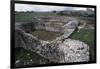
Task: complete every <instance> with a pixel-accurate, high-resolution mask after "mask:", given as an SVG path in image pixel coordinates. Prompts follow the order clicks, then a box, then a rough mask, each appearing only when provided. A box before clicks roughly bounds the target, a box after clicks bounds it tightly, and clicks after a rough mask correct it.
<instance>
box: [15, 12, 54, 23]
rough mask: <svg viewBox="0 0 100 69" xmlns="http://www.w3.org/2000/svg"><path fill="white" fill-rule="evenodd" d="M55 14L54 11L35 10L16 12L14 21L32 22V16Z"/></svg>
mask: <svg viewBox="0 0 100 69" xmlns="http://www.w3.org/2000/svg"><path fill="white" fill-rule="evenodd" d="M49 15H50V16H56V13H52V12H41V13H40V12H35V13H28V12H25V13H16V14H15V22H32V20H33V17H34V16H49Z"/></svg>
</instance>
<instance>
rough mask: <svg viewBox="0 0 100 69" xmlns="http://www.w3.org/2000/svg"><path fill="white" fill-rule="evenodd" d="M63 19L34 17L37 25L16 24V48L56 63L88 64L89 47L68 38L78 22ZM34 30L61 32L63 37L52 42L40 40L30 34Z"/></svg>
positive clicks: (71, 19) (73, 19) (72, 19)
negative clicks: (84, 62)
mask: <svg viewBox="0 0 100 69" xmlns="http://www.w3.org/2000/svg"><path fill="white" fill-rule="evenodd" d="M63 18H65V19H66V20H64V19H63ZM63 18H61V17H56V19H57V20H54V19H55V17H34V20H35V21H36V23H35V24H33V23H15V48H17V47H22V48H24V49H26V50H30V51H32V52H35V53H37V54H39V55H40V56H42V57H44V58H46V59H48V60H49V61H51V62H56V63H70V62H83V61H86V62H88V61H89V46H88V45H87V44H85V43H84V42H81V41H79V40H73V39H70V38H68V37H69V36H70V35H71V34H72V33H73V32H74V31H75V29H76V28H77V27H78V24H79V22H78V20H77V19H75V18H66V17H63ZM52 23H53V24H52ZM33 27H34V28H33ZM34 29H35V30H41V29H42V30H45V31H52V32H61V33H63V35H61V36H60V37H57V38H56V39H54V40H52V41H44V40H39V39H38V38H37V37H35V36H33V35H32V34H30V33H29V32H31V31H33V30H34Z"/></svg>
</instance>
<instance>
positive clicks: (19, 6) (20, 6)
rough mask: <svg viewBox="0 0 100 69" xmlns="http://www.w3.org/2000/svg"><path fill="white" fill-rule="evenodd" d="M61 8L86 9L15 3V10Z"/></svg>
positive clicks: (54, 9) (70, 8)
mask: <svg viewBox="0 0 100 69" xmlns="http://www.w3.org/2000/svg"><path fill="white" fill-rule="evenodd" d="M61 10H86V8H80V7H67V6H66V7H64V6H49V5H31V4H15V11H38V12H39V11H40V12H44V11H61Z"/></svg>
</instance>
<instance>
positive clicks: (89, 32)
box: [70, 29, 95, 61]
mask: <svg viewBox="0 0 100 69" xmlns="http://www.w3.org/2000/svg"><path fill="white" fill-rule="evenodd" d="M70 38H71V39H76V40H80V41H83V42H85V43H86V44H88V45H89V48H90V60H91V61H94V59H95V58H94V57H95V50H94V48H95V43H94V42H95V41H94V39H95V35H94V29H81V30H80V31H79V32H77V31H76V32H75V33H74V34H73V35H71V36H70Z"/></svg>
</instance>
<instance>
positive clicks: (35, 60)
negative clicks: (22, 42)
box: [15, 48, 50, 67]
mask: <svg viewBox="0 0 100 69" xmlns="http://www.w3.org/2000/svg"><path fill="white" fill-rule="evenodd" d="M17 60H20V62H19V63H17V64H16V65H15V66H16V67H22V66H26V65H32V66H34V65H40V64H43V61H45V62H46V63H50V62H48V60H47V59H44V58H43V57H41V56H39V55H38V54H36V53H34V52H31V51H28V50H25V49H23V48H16V49H15V62H16V61H17ZM31 60H32V61H31ZM27 63H28V64H27Z"/></svg>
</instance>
